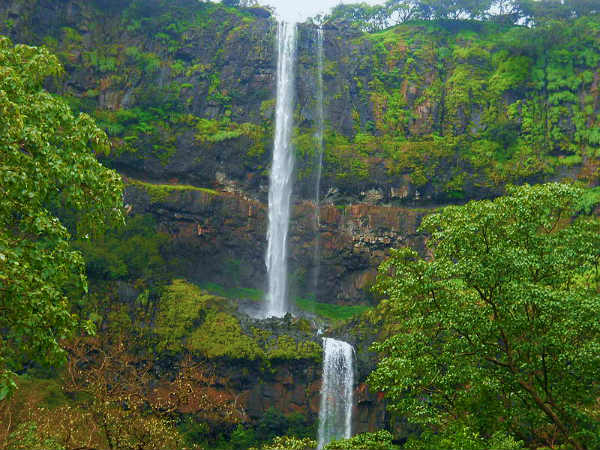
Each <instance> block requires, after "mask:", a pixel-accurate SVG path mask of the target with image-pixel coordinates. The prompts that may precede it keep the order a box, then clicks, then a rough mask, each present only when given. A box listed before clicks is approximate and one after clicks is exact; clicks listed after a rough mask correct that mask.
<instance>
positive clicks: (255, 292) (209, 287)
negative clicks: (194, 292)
mask: <svg viewBox="0 0 600 450" xmlns="http://www.w3.org/2000/svg"><path fill="white" fill-rule="evenodd" d="M200 289H204V290H205V291H207V292H209V293H211V294H213V295H219V296H221V297H225V298H233V299H240V298H247V299H250V300H253V301H255V302H260V301H261V300H262V299H263V298H264V295H265V294H264V293H263V291H261V290H260V289H251V288H241V287H234V288H228V287H225V286H221V285H220V284H217V283H203V284H201V285H200Z"/></svg>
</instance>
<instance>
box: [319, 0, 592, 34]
mask: <svg viewBox="0 0 600 450" xmlns="http://www.w3.org/2000/svg"><path fill="white" fill-rule="evenodd" d="M598 13H600V9H599V8H598V6H597V5H596V4H595V3H594V0H566V1H561V0H461V1H455V0H387V1H386V2H385V3H384V4H380V5H369V4H367V3H364V2H363V3H354V4H339V5H338V6H336V7H335V8H333V10H332V11H331V13H330V14H329V15H327V16H325V19H324V20H329V21H335V20H347V21H350V22H351V23H352V24H354V25H356V26H358V27H360V28H361V29H363V30H365V31H381V30H382V29H385V28H388V27H390V26H393V25H397V24H399V23H404V22H408V21H411V20H466V19H479V20H492V21H495V22H504V23H513V24H516V23H521V22H529V23H531V24H533V23H538V22H542V21H544V20H548V19H569V18H573V17H581V16H586V15H591V14H598Z"/></svg>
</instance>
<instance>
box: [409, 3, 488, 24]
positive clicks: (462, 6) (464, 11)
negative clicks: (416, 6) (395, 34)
mask: <svg viewBox="0 0 600 450" xmlns="http://www.w3.org/2000/svg"><path fill="white" fill-rule="evenodd" d="M419 3H420V8H421V15H422V16H423V17H425V18H428V19H452V20H458V19H479V18H482V17H484V15H485V13H486V11H488V10H489V9H490V7H491V5H492V0H420V2H419Z"/></svg>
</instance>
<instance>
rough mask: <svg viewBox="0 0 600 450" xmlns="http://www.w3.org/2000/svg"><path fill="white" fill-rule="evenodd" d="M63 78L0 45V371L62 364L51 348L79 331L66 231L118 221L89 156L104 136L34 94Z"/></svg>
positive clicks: (2, 387)
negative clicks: (67, 215) (66, 214)
mask: <svg viewBox="0 0 600 450" xmlns="http://www.w3.org/2000/svg"><path fill="white" fill-rule="evenodd" d="M61 73H62V67H61V66H60V64H59V63H58V60H57V59H56V58H55V57H54V56H52V55H51V54H50V53H49V52H48V51H47V50H45V49H39V48H34V47H28V46H25V45H17V46H13V44H12V43H11V42H10V41H9V40H8V39H6V38H1V37H0V117H1V120H0V147H1V148H2V153H1V154H0V197H1V198H0V310H1V311H2V314H1V315H0V329H1V330H2V339H1V343H0V373H3V371H4V370H5V369H6V368H8V369H20V368H21V367H22V366H21V365H22V363H24V362H31V361H42V362H43V361H47V362H53V363H56V362H59V361H60V360H61V359H62V358H63V357H64V353H63V352H62V350H61V348H60V345H59V341H60V340H61V339H64V338H66V337H67V336H69V335H70V334H71V332H72V331H73V330H74V328H75V327H76V325H77V323H78V318H77V317H76V316H74V315H73V314H72V313H71V310H70V306H69V298H68V297H67V293H69V294H70V295H72V296H80V295H81V294H82V293H83V292H84V291H85V290H86V289H87V285H86V277H85V271H84V264H83V259H82V257H81V255H80V253H79V252H77V251H75V250H74V249H73V247H72V246H71V243H70V240H71V236H72V233H76V234H78V235H79V236H82V237H87V235H88V233H93V232H97V231H98V230H102V228H103V227H104V225H105V224H106V223H107V221H109V220H111V219H112V220H117V221H119V220H121V212H120V211H121V205H122V200H121V196H122V184H121V181H120V177H119V176H118V175H117V174H116V173H115V172H114V171H112V170H108V169H105V168H104V167H103V166H102V165H100V163H98V161H97V159H96V156H95V154H94V152H106V151H108V148H109V147H108V140H107V138H106V135H105V133H104V132H103V131H101V130H100V129H99V128H98V127H97V126H96V125H95V124H94V121H93V120H92V119H91V118H90V117H89V116H87V115H85V114H80V115H77V116H76V115H74V114H73V113H72V112H71V110H70V109H69V107H68V106H67V105H66V103H65V102H64V101H62V100H60V99H59V98H57V97H55V96H53V95H51V94H50V93H48V92H46V91H44V90H43V89H42V83H43V82H44V80H45V79H46V78H47V77H49V76H58V75H60V74H61ZM65 210H74V211H76V212H77V217H76V220H75V222H76V223H75V226H74V229H73V230H71V231H68V230H67V228H66V227H65V225H64V224H63V223H61V220H60V218H59V214H60V212H61V211H65ZM6 383H7V381H6V379H2V381H0V399H1V398H3V397H5V396H6V394H7V392H8V385H7V384H6Z"/></svg>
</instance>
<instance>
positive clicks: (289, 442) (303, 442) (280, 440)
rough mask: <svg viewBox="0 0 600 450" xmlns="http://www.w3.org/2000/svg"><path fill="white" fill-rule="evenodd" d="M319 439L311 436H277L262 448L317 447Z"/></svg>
mask: <svg viewBox="0 0 600 450" xmlns="http://www.w3.org/2000/svg"><path fill="white" fill-rule="evenodd" d="M316 446H317V441H315V440H314V439H311V438H304V439H300V438H297V437H293V436H277V437H275V438H273V440H272V441H271V442H269V443H267V444H264V445H263V446H262V447H261V449H262V450H284V449H285V450H306V449H309V448H315V447H316Z"/></svg>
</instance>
